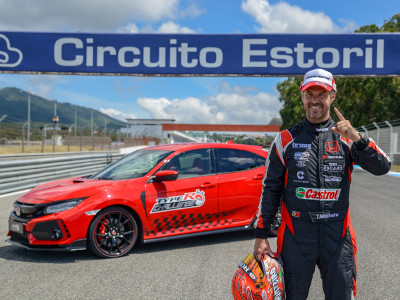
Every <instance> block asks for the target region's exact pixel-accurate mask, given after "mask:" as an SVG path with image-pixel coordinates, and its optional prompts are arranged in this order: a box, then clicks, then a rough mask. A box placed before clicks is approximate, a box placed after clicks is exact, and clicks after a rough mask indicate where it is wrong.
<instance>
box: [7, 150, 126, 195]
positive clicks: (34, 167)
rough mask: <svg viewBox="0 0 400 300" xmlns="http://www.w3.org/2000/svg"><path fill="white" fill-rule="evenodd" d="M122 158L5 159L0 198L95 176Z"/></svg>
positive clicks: (109, 155) (109, 154) (112, 155)
mask: <svg viewBox="0 0 400 300" xmlns="http://www.w3.org/2000/svg"><path fill="white" fill-rule="evenodd" d="M124 155H125V154H121V153H119V152H107V153H88V154H76V153H75V154H74V155H71V153H68V154H67V153H64V155H62V154H57V155H55V156H50V155H47V156H45V157H40V156H29V155H28V156H26V155H24V156H16V157H14V159H10V158H11V157H5V158H4V159H2V161H0V194H7V193H11V192H16V191H21V190H25V189H30V188H33V187H35V186H37V185H39V184H42V183H45V182H49V181H52V180H57V179H63V178H68V177H75V176H85V175H90V174H94V173H96V172H98V171H100V170H101V169H103V168H104V167H105V166H107V165H108V164H110V163H112V162H113V161H115V160H117V159H119V158H121V157H122V156H124Z"/></svg>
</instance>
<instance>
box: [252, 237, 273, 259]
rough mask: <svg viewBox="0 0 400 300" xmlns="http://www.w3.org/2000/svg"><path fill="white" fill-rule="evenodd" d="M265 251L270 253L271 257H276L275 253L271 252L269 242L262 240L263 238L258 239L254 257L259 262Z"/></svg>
mask: <svg viewBox="0 0 400 300" xmlns="http://www.w3.org/2000/svg"><path fill="white" fill-rule="evenodd" d="M265 251H268V253H269V254H270V255H271V256H274V252H273V251H272V250H271V247H270V245H269V242H268V240H267V239H262V238H257V239H256V242H255V243H254V252H253V255H254V257H255V258H256V259H257V260H258V261H260V259H261V254H263V253H264V252H265Z"/></svg>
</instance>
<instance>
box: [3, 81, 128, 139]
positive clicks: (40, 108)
mask: <svg viewBox="0 0 400 300" xmlns="http://www.w3.org/2000/svg"><path fill="white" fill-rule="evenodd" d="M75 109H76V110H77V125H78V126H80V127H83V128H84V129H85V130H88V129H90V127H91V113H92V111H93V127H94V128H95V129H96V128H97V130H99V131H100V130H102V129H103V128H104V123H105V120H106V123H107V129H108V130H109V129H119V128H121V127H125V126H126V125H125V123H123V122H121V121H119V120H116V119H113V118H111V117H109V116H108V115H106V114H103V113H101V112H99V111H97V110H93V109H91V108H87V107H83V106H76V105H72V104H70V103H61V102H57V115H58V116H59V125H60V126H63V127H68V126H70V125H72V124H74V123H75ZM3 115H7V117H6V118H5V119H4V120H3V121H2V122H1V125H2V127H3V132H2V133H3V136H4V135H5V132H4V130H6V128H7V125H8V126H9V127H10V126H12V127H14V126H16V127H18V128H19V127H21V126H22V124H24V123H25V122H26V120H27V116H28V92H26V91H23V90H20V89H17V88H12V87H7V88H3V89H0V117H1V116H3ZM30 115H31V127H32V128H39V127H42V126H43V125H44V124H49V125H51V123H52V117H53V115H54V100H48V99H45V98H42V97H39V96H36V95H31V114H30Z"/></svg>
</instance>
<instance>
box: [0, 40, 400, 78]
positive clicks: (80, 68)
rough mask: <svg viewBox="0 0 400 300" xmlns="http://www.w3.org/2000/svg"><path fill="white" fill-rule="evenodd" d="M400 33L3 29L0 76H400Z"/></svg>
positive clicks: (0, 48) (0, 42)
mask: <svg viewBox="0 0 400 300" xmlns="http://www.w3.org/2000/svg"><path fill="white" fill-rule="evenodd" d="M399 57H400V34H398V33H385V34H373V33H371V34H365V33H359V34H94V33H43V32H0V73H45V74H46V73H47V74H49V73H50V74H84V75H112V74H115V75H139V76H295V75H303V74H304V73H305V72H306V71H308V70H310V69H314V68H323V69H326V70H329V71H331V72H332V73H333V74H335V75H342V76H373V75H378V76H398V75H400V59H399Z"/></svg>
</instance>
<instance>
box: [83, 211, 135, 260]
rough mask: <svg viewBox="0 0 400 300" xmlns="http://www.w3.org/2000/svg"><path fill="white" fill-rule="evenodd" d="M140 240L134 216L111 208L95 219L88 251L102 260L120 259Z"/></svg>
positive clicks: (89, 236) (90, 230)
mask: <svg viewBox="0 0 400 300" xmlns="http://www.w3.org/2000/svg"><path fill="white" fill-rule="evenodd" d="M137 238H138V226H137V223H136V221H135V218H134V217H133V216H132V214H131V213H130V212H129V211H128V210H126V209H124V208H122V207H109V208H106V209H104V210H102V211H101V212H100V213H99V214H97V215H96V217H95V218H94V219H93V221H92V223H91V224H90V227H89V233H88V249H89V250H90V251H91V252H92V253H94V254H96V255H97V256H100V257H102V258H113V257H120V256H123V255H125V254H127V253H128V252H129V250H131V249H132V247H133V246H134V245H135V243H136V240H137Z"/></svg>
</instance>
